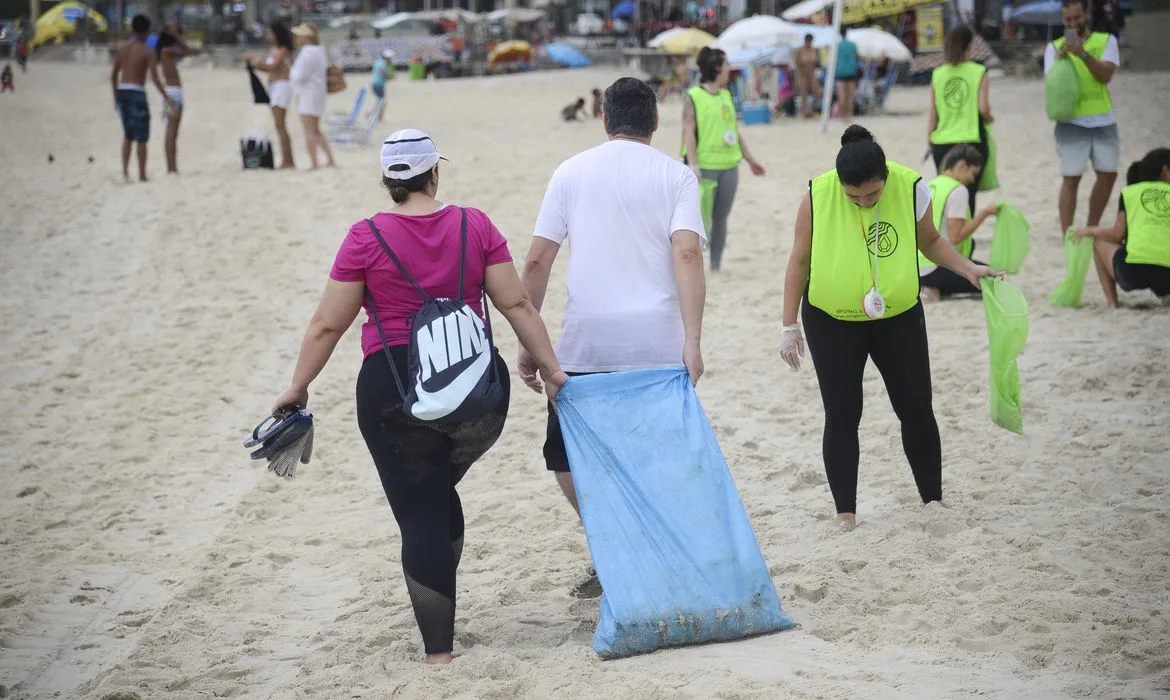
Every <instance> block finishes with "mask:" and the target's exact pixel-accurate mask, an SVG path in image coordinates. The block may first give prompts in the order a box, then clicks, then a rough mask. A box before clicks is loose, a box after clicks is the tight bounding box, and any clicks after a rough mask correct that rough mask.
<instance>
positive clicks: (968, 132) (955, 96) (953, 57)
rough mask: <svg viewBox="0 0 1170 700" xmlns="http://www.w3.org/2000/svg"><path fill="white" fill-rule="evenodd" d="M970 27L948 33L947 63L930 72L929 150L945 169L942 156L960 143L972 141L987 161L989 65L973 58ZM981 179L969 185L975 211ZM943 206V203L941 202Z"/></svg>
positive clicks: (972, 36)
mask: <svg viewBox="0 0 1170 700" xmlns="http://www.w3.org/2000/svg"><path fill="white" fill-rule="evenodd" d="M974 38H975V34H974V33H973V32H972V31H971V28H970V27H967V26H962V27H955V28H954V29H952V30H951V33H950V34H948V35H947V41H946V63H944V64H942V65H941V66H939V67H938V68H935V69H934V72H933V73H931V74H930V152H931V155H933V156H934V167H935V169H936V170H937V171H938V172H940V173H941V172H942V171H943V165H942V162H943V158H944V157H945V156H946V154H947V152H948V151H950V150H951V148H953V147H954V146H956V145H958V144H970V145H972V146H974V147H975V149H976V150H978V151H979V154H980V155H982V156H983V161H984V162H986V161H987V129H986V128H985V125H986V124H990V123H992V122H993V121H995V119H994V118H993V117H992V116H991V88H990V86H989V84H988V80H987V69H986V68H984V67H983V66H982V65H980V64H978V63H975V62H974V61H972V60H971V41H972V40H974ZM978 191H979V183H978V181H976V182H972V183H970V184H969V185H967V193H968V198H969V200H970V201H969V206H970V208H971V211H975V193H976V192H978ZM940 206H941V204H940Z"/></svg>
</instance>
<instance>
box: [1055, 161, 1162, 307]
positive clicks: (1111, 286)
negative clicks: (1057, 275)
mask: <svg viewBox="0 0 1170 700" xmlns="http://www.w3.org/2000/svg"><path fill="white" fill-rule="evenodd" d="M1126 181H1127V184H1126V186H1125V187H1124V188H1122V190H1121V201H1120V202H1119V203H1118V205H1117V221H1116V223H1114V224H1113V227H1112V228H1105V227H1102V226H1088V227H1085V228H1082V229H1078V230H1077V233H1076V235H1077V238H1082V237H1084V236H1092V237H1093V238H1095V239H1096V240H1095V241H1094V242H1093V257H1094V260H1095V262H1096V263H1097V276H1098V277H1099V278H1100V279H1101V289H1102V290H1104V292H1105V305H1106V306H1107V307H1109V308H1111V309H1115V308H1117V288H1118V287H1121V288H1122V289H1123V290H1124V291H1127V292H1132V291H1133V290H1135V289H1148V290H1150V291H1152V292H1153V293H1154V294H1156V295H1158V297H1159V298H1161V300H1162V304H1164V305H1168V306H1170V148H1158V149H1155V150H1153V151H1150V152H1149V153H1147V154H1146V157H1145V158H1142V159H1141V160H1140V161H1137V162H1136V163H1134V164H1133V165H1131V166H1130V167H1129V171H1128V172H1127V173H1126Z"/></svg>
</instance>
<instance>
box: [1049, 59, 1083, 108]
mask: <svg viewBox="0 0 1170 700" xmlns="http://www.w3.org/2000/svg"><path fill="white" fill-rule="evenodd" d="M1044 100H1045V102H1046V103H1047V108H1048V118H1049V119H1051V120H1052V121H1054V122H1066V121H1068V120H1069V119H1072V118H1073V115H1074V114H1075V113H1076V111H1077V103H1078V102H1080V101H1081V83H1080V81H1079V80H1077V69H1076V68H1075V67H1074V66H1073V63H1072V60H1071V59H1068V58H1058V59H1057V60H1055V61H1053V62H1052V67H1051V68H1049V69H1048V75H1046V76H1044Z"/></svg>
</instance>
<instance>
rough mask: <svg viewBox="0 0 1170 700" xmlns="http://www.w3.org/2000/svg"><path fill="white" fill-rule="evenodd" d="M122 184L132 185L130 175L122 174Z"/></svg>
mask: <svg viewBox="0 0 1170 700" xmlns="http://www.w3.org/2000/svg"><path fill="white" fill-rule="evenodd" d="M122 182H124V183H126V184H127V185H129V184H130V183H131V180H130V173H122Z"/></svg>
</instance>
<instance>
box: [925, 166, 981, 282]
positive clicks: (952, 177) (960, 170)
mask: <svg viewBox="0 0 1170 700" xmlns="http://www.w3.org/2000/svg"><path fill="white" fill-rule="evenodd" d="M941 170H942V175H939V176H938V177H936V178H935V179H933V180H931V181H930V200H931V202H932V203H933V205H932V206H931V209H933V210H934V219H933V221H934V227H935V228H936V229H938V233H939V235H940V236H942V237H943V238H945V239H946V240H948V241H950V242H951V244H952V245H954V246H955V248H957V249H958V250H959V254H960V255H962V256H963V257H964V258H971V256H972V255H973V254H974V253H975V239H974V238H972V234H974V233H975V230H976V229H978V228H979V227H980V226H981V225H983V222H984V221H986V220H987V218H988V217H991V216H995V214H996V212H997V211H998V210H999V206H998V205H997V204H994V203H993V204H988V205H987V206H985V207H983V208H982V209H980V210H979V213H977V214H976V213H974V212H972V210H971V208H970V207H971V205H970V202H969V200H968V197H967V189H966V187H967V186H969V185H971V184H972V183H975V182H978V181H979V175H980V173H981V172H982V171H983V155H982V154H981V153H980V152H979V151H977V150H976V149H975V147H974V146H972V145H971V144H968V143H961V144H959V145H957V146H954V147H953V148H951V150H950V151H948V152H947V155H946V157H945V158H943V162H942V168H941ZM975 264H976V265H982V264H983V263H981V262H979V261H978V260H976V261H975ZM918 277H919V284H920V285H921V286H922V294H921V296H922V298H923V299H926V300H929V301H938V300H939V299H941V298H943V297H948V296H952V295H954V294H982V292H981V291H980V289H979V287H976V286H974V285H973V284H971V283H970V282H968V281H967V280H966V278H964V277H960V276H959V275H956V274H955V273H953V272H951V271H950V270H948V269H946V268H945V267H939V266H938V265H935V264H934V263H932V262H931V261H930V260H928V259H927V258H926V256H925V255H924V254H923V253H922V252H921V251H919V252H918Z"/></svg>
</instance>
